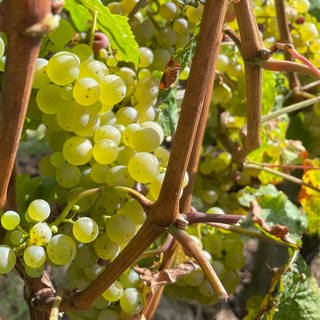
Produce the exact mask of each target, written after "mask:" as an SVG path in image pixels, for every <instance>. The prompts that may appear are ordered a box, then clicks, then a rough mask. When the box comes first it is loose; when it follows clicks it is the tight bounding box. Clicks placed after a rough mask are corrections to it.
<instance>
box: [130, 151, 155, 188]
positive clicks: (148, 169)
mask: <svg viewBox="0 0 320 320" xmlns="http://www.w3.org/2000/svg"><path fill="white" fill-rule="evenodd" d="M128 170H129V173H130V175H131V177H132V178H133V179H134V180H136V181H138V182H142V183H149V182H151V181H152V180H153V179H154V178H155V177H156V176H157V175H158V174H159V170H160V166H159V161H158V159H157V158H156V157H155V156H154V155H152V154H150V153H147V152H140V153H136V154H135V155H134V156H133V157H132V158H131V159H130V160H129V163H128Z"/></svg>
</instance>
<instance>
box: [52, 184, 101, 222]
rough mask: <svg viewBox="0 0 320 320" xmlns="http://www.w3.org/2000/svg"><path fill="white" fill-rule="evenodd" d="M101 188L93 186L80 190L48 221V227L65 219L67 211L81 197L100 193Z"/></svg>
mask: <svg viewBox="0 0 320 320" xmlns="http://www.w3.org/2000/svg"><path fill="white" fill-rule="evenodd" d="M102 190H103V187H100V188H93V189H88V190H85V191H82V192H80V193H79V194H77V195H76V196H75V197H74V198H72V199H71V200H70V201H69V202H68V203H67V205H66V206H65V207H64V209H63V210H62V212H61V213H60V215H59V216H58V217H57V218H56V219H55V220H54V221H53V222H51V223H50V227H52V226H58V225H59V224H61V223H63V222H64V221H65V220H66V219H67V216H68V214H69V212H70V211H71V210H72V208H73V206H74V205H75V204H76V203H77V202H79V201H80V200H81V199H83V198H85V197H88V196H91V195H94V194H97V193H100V192H101V191H102Z"/></svg>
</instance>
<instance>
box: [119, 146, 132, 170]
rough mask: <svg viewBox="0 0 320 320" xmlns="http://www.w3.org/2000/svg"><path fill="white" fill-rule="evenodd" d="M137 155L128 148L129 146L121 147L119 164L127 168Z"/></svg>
mask: <svg viewBox="0 0 320 320" xmlns="http://www.w3.org/2000/svg"><path fill="white" fill-rule="evenodd" d="M135 154H136V152H135V151H134V150H133V149H132V148H131V147H128V146H125V147H120V148H119V154H118V158H117V162H118V163H119V164H120V165H123V166H127V165H128V162H129V160H130V159H131V158H132V157H133V155H135Z"/></svg>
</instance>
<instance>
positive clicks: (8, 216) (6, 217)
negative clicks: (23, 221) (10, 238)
mask: <svg viewBox="0 0 320 320" xmlns="http://www.w3.org/2000/svg"><path fill="white" fill-rule="evenodd" d="M19 223H20V216H19V214H18V213H17V212H15V211H12V210H9V211H6V212H5V213H4V214H3V215H2V216H1V225H2V226H3V228H5V229H6V230H13V229H15V228H16V227H17V226H18V225H19Z"/></svg>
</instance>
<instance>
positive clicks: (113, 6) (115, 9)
mask: <svg viewBox="0 0 320 320" xmlns="http://www.w3.org/2000/svg"><path fill="white" fill-rule="evenodd" d="M107 8H108V9H109V10H110V12H111V13H113V14H119V15H121V16H123V15H124V9H123V7H122V3H121V2H109V3H108V5H107Z"/></svg>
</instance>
